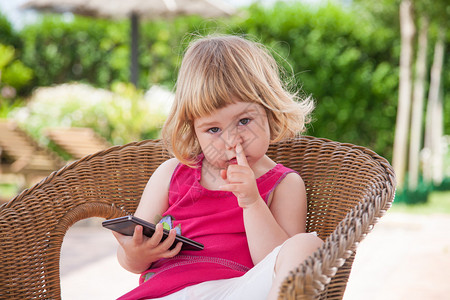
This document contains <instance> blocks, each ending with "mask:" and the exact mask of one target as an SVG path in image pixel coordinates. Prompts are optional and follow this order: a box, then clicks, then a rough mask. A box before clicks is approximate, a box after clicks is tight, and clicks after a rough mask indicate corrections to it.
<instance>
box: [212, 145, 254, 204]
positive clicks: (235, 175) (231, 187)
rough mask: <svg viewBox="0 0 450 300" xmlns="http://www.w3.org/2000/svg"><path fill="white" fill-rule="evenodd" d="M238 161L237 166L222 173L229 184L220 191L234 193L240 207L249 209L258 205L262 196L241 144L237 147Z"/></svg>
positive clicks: (230, 166) (230, 167) (229, 167)
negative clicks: (255, 204) (253, 205)
mask: <svg viewBox="0 0 450 300" xmlns="http://www.w3.org/2000/svg"><path fill="white" fill-rule="evenodd" d="M236 161H237V165H229V166H228V168H227V169H226V170H222V171H221V176H222V178H223V179H225V180H227V181H228V182H229V184H225V185H222V186H221V187H220V189H221V190H223V191H229V192H232V193H233V194H234V195H235V196H236V197H237V199H238V203H239V206H240V207H242V208H248V207H250V206H251V205H252V204H254V203H256V202H257V200H258V199H260V198H261V196H260V195H259V191H258V187H257V185H256V178H255V174H254V173H253V170H252V169H251V168H250V166H249V165H248V162H247V158H246V157H245V153H244V149H243V148H242V145H241V144H240V143H238V144H237V145H236Z"/></svg>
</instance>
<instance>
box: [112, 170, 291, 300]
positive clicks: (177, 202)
mask: <svg viewBox="0 0 450 300" xmlns="http://www.w3.org/2000/svg"><path fill="white" fill-rule="evenodd" d="M291 172H295V171H294V170H291V169H289V168H286V167H284V166H283V165H281V164H277V165H276V166H275V167H274V168H273V169H271V170H270V171H268V172H267V173H265V174H264V175H262V176H261V177H259V178H258V179H257V180H256V182H257V186H258V189H259V193H260V195H261V197H262V198H263V199H264V201H265V202H266V203H267V199H268V198H269V196H270V194H271V192H272V191H273V190H274V189H275V187H276V186H277V185H278V184H279V183H280V182H281V180H283V179H284V177H285V176H286V175H287V174H289V173H291ZM200 178H201V162H200V163H199V166H198V168H190V167H187V166H185V165H182V164H179V165H178V166H177V167H176V169H175V170H174V173H173V175H172V179H171V182H170V188H169V209H168V210H167V211H166V212H165V213H164V216H168V215H170V216H171V217H172V219H173V225H174V226H180V227H181V233H182V235H183V236H186V237H188V238H190V239H193V240H195V241H197V242H200V243H202V244H204V246H205V248H204V250H201V251H193V250H183V251H181V252H180V253H179V254H178V255H177V256H175V257H174V258H171V259H161V260H159V261H156V262H154V263H153V264H152V266H151V268H150V269H149V270H147V271H146V272H144V273H142V275H141V277H140V285H139V286H138V287H137V288H135V289H134V290H132V291H130V292H129V293H127V294H125V295H124V296H122V297H121V298H119V299H142V298H158V297H163V296H166V295H169V294H171V293H174V292H176V291H179V290H181V289H183V288H185V287H187V286H191V285H194V284H198V283H201V282H204V281H209V280H217V279H227V278H233V277H238V276H242V275H243V274H245V273H246V272H247V271H248V270H249V269H250V268H252V267H253V262H252V258H251V256H250V251H249V248H248V243H247V237H246V234H245V227H244V220H243V212H242V208H241V207H239V205H238V202H237V199H236V197H235V196H234V195H233V193H231V192H227V191H213V190H208V189H206V188H204V187H203V186H202V185H200V183H199V181H200Z"/></svg>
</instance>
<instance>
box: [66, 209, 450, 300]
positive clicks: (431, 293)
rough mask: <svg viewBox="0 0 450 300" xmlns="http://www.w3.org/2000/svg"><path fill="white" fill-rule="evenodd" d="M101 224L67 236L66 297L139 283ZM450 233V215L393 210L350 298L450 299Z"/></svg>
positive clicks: (356, 272)
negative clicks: (122, 264)
mask: <svg viewBox="0 0 450 300" xmlns="http://www.w3.org/2000/svg"><path fill="white" fill-rule="evenodd" d="M99 224H100V221H99V220H91V221H90V222H89V223H86V222H85V223H80V224H76V225H75V226H74V227H72V228H71V229H70V230H69V232H68V234H67V236H66V238H65V240H64V243H63V249H62V262H61V276H62V280H61V285H62V298H63V299H64V300H70V299H97V300H101V299H108V300H109V299H115V298H117V297H119V296H120V295H122V294H124V293H126V292H127V291H129V290H130V289H132V288H133V287H134V286H136V285H137V281H138V276H137V275H134V274H131V273H128V272H127V271H125V270H123V269H122V268H121V267H120V266H119V264H118V263H117V260H116V257H115V252H116V242H115V239H114V237H113V236H112V234H111V233H110V232H109V231H108V230H106V229H103V228H101V226H100V225H99ZM449 231H450V216H449V215H447V216H444V215H433V216H422V215H407V214H399V213H389V214H387V215H386V216H385V217H383V218H382V219H381V220H380V222H379V223H378V224H377V225H376V226H375V228H374V230H373V231H372V232H371V233H370V234H369V235H368V236H367V237H366V239H365V240H364V241H363V242H362V243H361V245H360V246H359V248H358V253H357V255H356V259H355V262H354V265H353V270H352V274H351V276H350V280H349V283H348V286H347V291H346V294H345V296H344V300H354V299H358V300H359V299H365V300H381V299H382V300H391V299H392V300H403V299H405V300H406V299H407V300H415V299H421V300H422V299H450V284H449V283H450V233H449Z"/></svg>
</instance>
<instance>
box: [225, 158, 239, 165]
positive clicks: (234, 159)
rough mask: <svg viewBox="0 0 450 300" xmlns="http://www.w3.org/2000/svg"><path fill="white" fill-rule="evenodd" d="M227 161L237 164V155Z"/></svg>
mask: <svg viewBox="0 0 450 300" xmlns="http://www.w3.org/2000/svg"><path fill="white" fill-rule="evenodd" d="M227 163H228V164H229V165H237V159H236V157H234V158H232V159H230V160H228V161H227Z"/></svg>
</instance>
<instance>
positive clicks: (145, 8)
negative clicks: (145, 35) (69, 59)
mask: <svg viewBox="0 0 450 300" xmlns="http://www.w3.org/2000/svg"><path fill="white" fill-rule="evenodd" d="M22 8H23V9H34V10H38V11H44V12H45V11H47V12H54V13H65V12H71V13H74V14H78V15H83V16H89V17H95V18H111V19H118V18H130V22H131V47H130V49H131V63H130V75H131V78H130V81H131V82H132V83H133V84H134V85H137V81H138V55H139V54H138V39H139V19H157V18H171V17H176V16H181V15H199V16H202V17H205V18H216V17H226V16H231V15H232V14H234V13H235V9H234V7H232V6H230V5H229V4H227V3H225V2H223V1H222V0H29V1H27V2H25V3H24V4H23V5H22Z"/></svg>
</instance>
